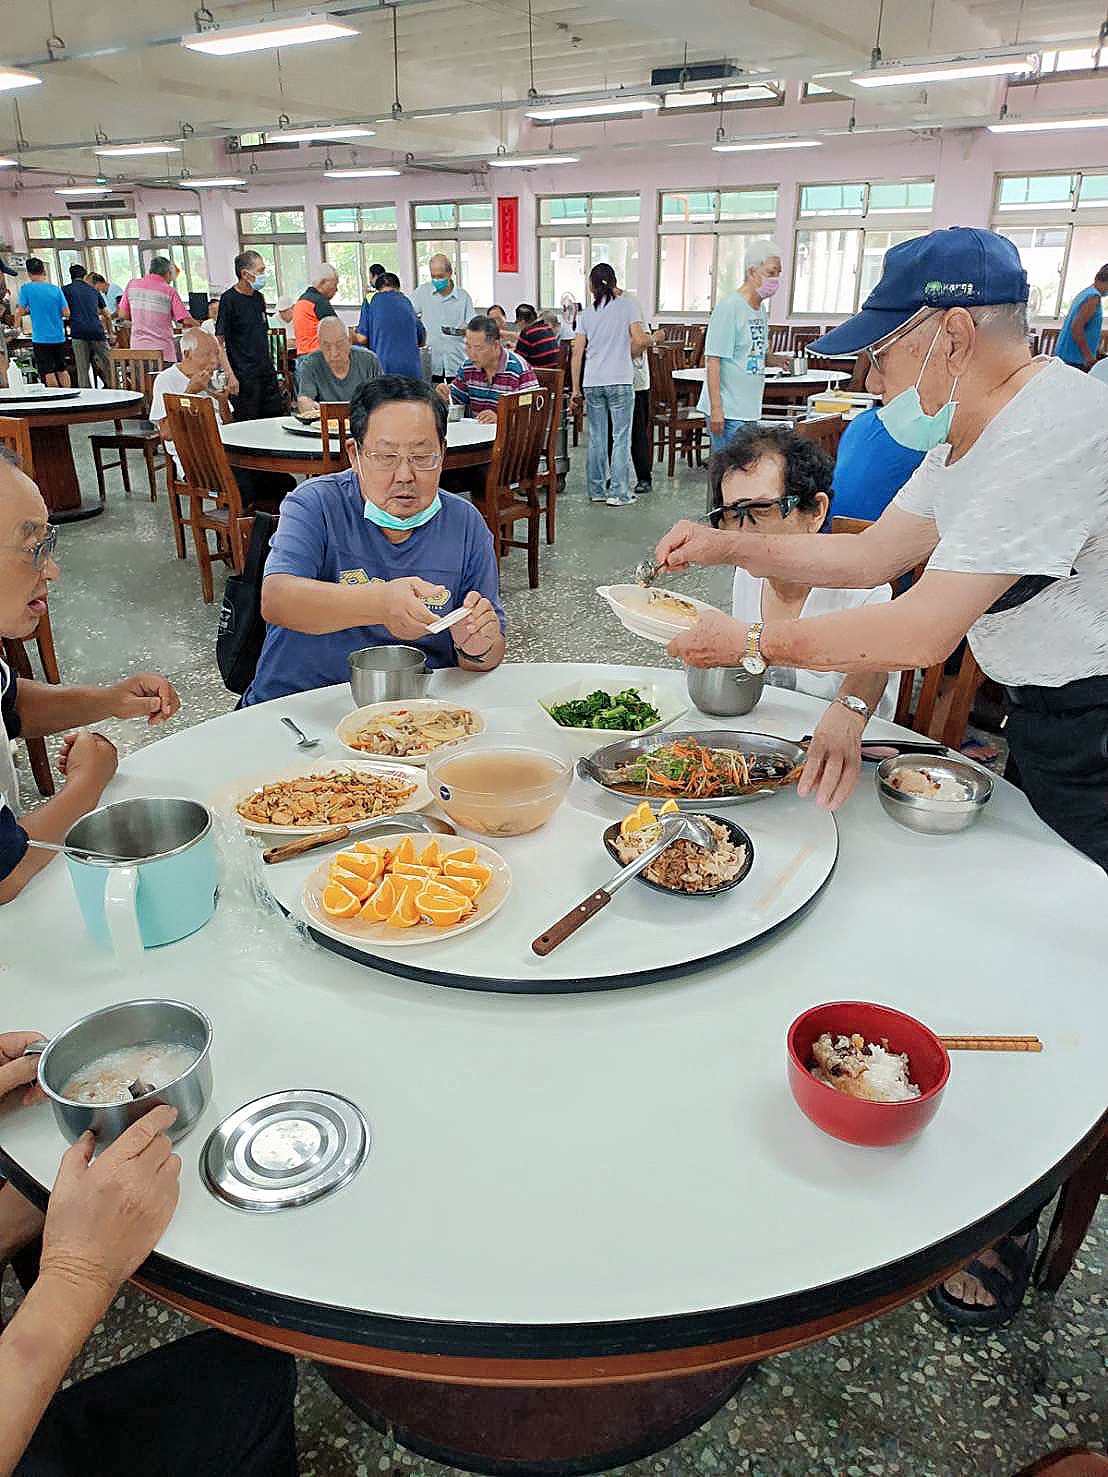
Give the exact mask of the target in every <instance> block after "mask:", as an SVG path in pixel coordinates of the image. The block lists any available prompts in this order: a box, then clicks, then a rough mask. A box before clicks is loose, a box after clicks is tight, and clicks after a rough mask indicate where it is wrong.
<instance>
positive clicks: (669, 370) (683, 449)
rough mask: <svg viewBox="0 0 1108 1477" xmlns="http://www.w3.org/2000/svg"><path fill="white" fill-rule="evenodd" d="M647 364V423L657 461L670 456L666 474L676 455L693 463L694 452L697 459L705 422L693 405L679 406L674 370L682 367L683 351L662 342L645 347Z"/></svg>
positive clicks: (670, 473) (701, 446) (674, 461)
mask: <svg viewBox="0 0 1108 1477" xmlns="http://www.w3.org/2000/svg"><path fill="white" fill-rule="evenodd" d="M647 356H648V362H649V365H650V425H651V431H652V438H653V443H654V452H655V456H656V458H657V460H658V461H662V460H664V459H665V458H666V457H668V459H669V476H670V477H672V476H673V475H674V472H675V470H676V466H677V454H678V452H679V451H680V453H681V454H682V455H683V456H684V457H685V459H686V461H687V462H688V464H689V466H690V467H691V466H692V465H693V457H694V453H695V455H696V459H697V461H699V460H700V454H701V451H702V449H703V443H704V436H705V434H706V432H707V429H708V422H707V420H706V419H705V417H704V416H703V415H702V414H701V412H700V411H699V410H697V409H696V408H695V406H692V405H682V404H681V402H680V397H679V396H678V394H677V381H676V380H675V379H674V378H673V371H674V370H675V369H681V368H683V367H684V365H683V362H682V360H683V358H684V355H683V352H681V351H679V350H677V349H675V348H673V347H671V346H669V345H666V344H663V345H662V346H661V347H660V348H657V349H648V350H647Z"/></svg>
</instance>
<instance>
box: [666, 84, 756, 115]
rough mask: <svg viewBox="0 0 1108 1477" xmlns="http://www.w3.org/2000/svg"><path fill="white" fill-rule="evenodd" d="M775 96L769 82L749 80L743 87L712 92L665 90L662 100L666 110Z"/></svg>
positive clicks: (717, 105) (708, 106) (711, 105)
mask: <svg viewBox="0 0 1108 1477" xmlns="http://www.w3.org/2000/svg"><path fill="white" fill-rule="evenodd" d="M777 96H778V92H777V89H776V88H775V87H771V86H770V85H769V83H766V82H750V83H747V84H746V85H745V86H743V87H723V88H716V90H715V91H714V92H710V91H704V90H700V91H697V92H666V93H663V94H662V101H663V102H664V103H665V106H666V111H667V112H668V111H669V109H670V108H713V107H715V108H718V107H719V105H720V104H721V103H749V102H756V101H759V100H760V99H763V98H765V99H769V98H776V97H777Z"/></svg>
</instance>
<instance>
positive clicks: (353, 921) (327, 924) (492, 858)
mask: <svg viewBox="0 0 1108 1477" xmlns="http://www.w3.org/2000/svg"><path fill="white" fill-rule="evenodd" d="M388 840H389V845H390V846H399V845H400V843H401V842H402V841H403V840H404V837H403V836H390V837H389V838H388ZM432 840H437V841H438V842H439V844H440V846H442V849H443V851H444V853H445V854H446V855H447V856H449V855H450V852H449V851H448V850H447V846H448V845H449V846H450V847H451V849H452V850H454V851H462V850H465V849H467V848H468V847H470V846H476V848H477V860H478V861H479V862H484V864H485V866H486V867H491V868H492V877H491V879H490V881H489V885H488V886H487V887H486V888H485V890H484V892H483V893H481V895H480V896H479V897H478V899H477V907H476V910H475V911H474V912H472V913H470V914H468V915H467V916H466V917H465V918H464V919H463V920H462V922H461V923H455V924H454V925H453V927H451V928H436V927H435V926H434V924H433V923H417V924H416V925H415V926H414V927H413V928H390V926H389V925H388V924H387V923H360V922H359V921H358V920H357V918H331V917H330V916H329V915H328V914H327V913H325V912H324V911H323V901H322V893H323V889H324V888H325V887H326V885H327V879H328V877H329V876H330V873H331V863H332V862H333V861H334V860H335V858H334V857H333V856H331V857H328V859H327V860H326V861H325V862H321V863H320V864H319V866H318V867H316V869H315V871H314V872H312V873H311V875H310V876H309V877H308V880H307V881H306V882H305V883H304V892H303V895H302V897H301V902H302V904H303V907H304V912H305V913H306V914H307V915H308V918H309V919H310V921H311V924H312V926H313V927H314V928H318V929H321V930H322V931H323V932H324V933H327V934H330V936H331V937H332V938H336V939H341V940H342V942H343V943H344V944H350V945H352V946H353V947H354V948H355V949H364V950H365V952H366V953H367V954H373V953H375V952H376V951H377V950H378V949H380V948H388V949H399V948H405V947H411V946H412V945H414V944H437V943H442V942H443V941H444V940H446V939H452V938H457V937H458V935H459V934H462V933H469V931H470V929H473V928H480V926H481V924H482V923H487V922H488V921H489V919H490V918H492V917H494V916H495V915H496V914H497V913H499V911H500V909H501V908H502V907H503V906H504V904H505V903H506V902H507V901H508V894H509V893H510V892H511V890H512V873H511V869H510V868H509V866H508V863H507V862H506V861H505V860H504V858H503V857H502V856H501V855H500V853H499V852H498V851H493V849H492V847H491V846H485V845H484V843H483V842H481V841H466V840H463V839H462V837H460V836H438V837H432V836H428V835H426V834H424V833H423V832H422V831H421V832H419V833H418V834H413V835H412V842H413V843H414V845H415V848H416V850H417V851H420V850H422V849H423V847H425V846H426V845H427V843H428V841H432Z"/></svg>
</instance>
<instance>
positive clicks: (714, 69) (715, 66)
mask: <svg viewBox="0 0 1108 1477" xmlns="http://www.w3.org/2000/svg"><path fill="white" fill-rule="evenodd" d="M742 75H743V69H742V68H741V67H740V66H737V65H736V64H735V63H734V62H687V63H685V64H683V65H681V66H678V67H655V68H654V70H653V71H652V72H651V74H650V85H651V87H680V86H681V84H682V82H684V83H686V84H692V83H696V85H697V86H698V87H712V86H720V87H722V86H723V85H724V84H725V83H728V82H731V83H734V82H735V81H737V80H738V79H739V78H740V77H742Z"/></svg>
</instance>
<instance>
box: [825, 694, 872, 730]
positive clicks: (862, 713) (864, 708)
mask: <svg viewBox="0 0 1108 1477" xmlns="http://www.w3.org/2000/svg"><path fill="white" fill-rule="evenodd" d="M832 702H836V703H839V704H841V706H842V707H844V708H848V709H849V710H850V712H852V713H857V714H858V716H859V718H861V720H862V727H863V728H865V726H866V724H867V723H868V722H869V720H870V719H871V718H872V717H873V709H872V708H871V707H870V706H869V704H868V703H866V702H863V701H862V699H861V698H860V697H854V696H852V695H845V694H842V693H840V694H839V696H838V697H836V698H832Z"/></svg>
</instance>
